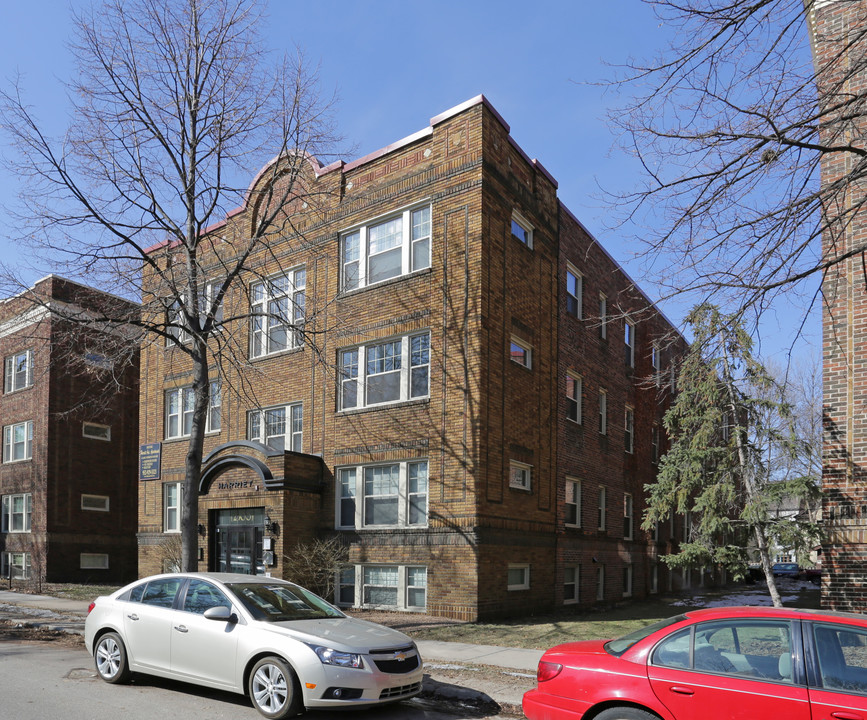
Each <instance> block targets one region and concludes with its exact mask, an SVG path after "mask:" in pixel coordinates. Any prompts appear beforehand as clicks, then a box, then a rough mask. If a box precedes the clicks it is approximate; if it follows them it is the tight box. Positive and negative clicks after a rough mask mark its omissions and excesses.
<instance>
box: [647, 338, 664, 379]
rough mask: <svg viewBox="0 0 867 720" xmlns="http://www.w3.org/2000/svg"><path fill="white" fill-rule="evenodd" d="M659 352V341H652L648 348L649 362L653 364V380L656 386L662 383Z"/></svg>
mask: <svg viewBox="0 0 867 720" xmlns="http://www.w3.org/2000/svg"><path fill="white" fill-rule="evenodd" d="M660 353H661V350H660V349H659V343H656V342H655V343H653V345H652V346H651V348H650V364H651V365H652V366H653V382H654V383H655V384H656V387H659V386H660V385H661V384H662V360H661V355H660Z"/></svg>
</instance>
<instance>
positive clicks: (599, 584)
mask: <svg viewBox="0 0 867 720" xmlns="http://www.w3.org/2000/svg"><path fill="white" fill-rule="evenodd" d="M596 599H597V600H604V599H605V566H604V565H597V566H596Z"/></svg>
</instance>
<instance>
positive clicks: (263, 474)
mask: <svg viewBox="0 0 867 720" xmlns="http://www.w3.org/2000/svg"><path fill="white" fill-rule="evenodd" d="M230 467H246V468H250V469H251V470H253V472H255V473H256V474H257V475H258V476H259V478H260V479H261V480H262V484H263V485H265V486H266V487H267V486H268V485H271V484H273V482H274V475H273V473H272V472H271V470H270V469H269V468H268V466H267V465H266V464H265V463H263V462H262V461H261V460H257V459H256V458H254V457H250V456H249V455H226V456H224V457H221V458H219V459H218V460H216V461H214V462H213V463H211V464H210V465H208V466H207V467H205V468H204V469H203V470H202V477H201V479H200V480H199V495H207V494H208V491H209V490H210V489H211V483H213V482H214V480H215V479H216V478H217V476H218V475H220V474H221V473H222V472H224V471H225V470H227V469H228V468H230Z"/></svg>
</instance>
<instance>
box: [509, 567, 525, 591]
mask: <svg viewBox="0 0 867 720" xmlns="http://www.w3.org/2000/svg"><path fill="white" fill-rule="evenodd" d="M508 589H509V590H529V589H530V566H529V565H523V564H522V565H517V564H509V571H508Z"/></svg>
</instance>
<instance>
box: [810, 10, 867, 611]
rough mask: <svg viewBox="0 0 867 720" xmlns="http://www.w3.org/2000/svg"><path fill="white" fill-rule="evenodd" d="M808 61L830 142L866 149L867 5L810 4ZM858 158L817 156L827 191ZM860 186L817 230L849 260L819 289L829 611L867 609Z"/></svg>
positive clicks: (866, 312) (866, 293)
mask: <svg viewBox="0 0 867 720" xmlns="http://www.w3.org/2000/svg"><path fill="white" fill-rule="evenodd" d="M809 10H810V14H809V19H810V30H811V33H812V37H811V40H812V46H813V59H814V63H815V65H816V68H817V77H818V79H819V82H818V91H819V98H820V102H821V103H822V104H823V107H824V108H831V107H834V106H835V105H837V106H838V107H840V108H842V110H841V111H840V112H841V113H845V115H846V117H845V118H844V117H841V116H840V115H837V114H834V113H832V114H830V115H829V116H827V117H826V118H823V121H824V122H825V123H826V124H825V125H824V126H823V128H822V140H823V141H824V143H826V144H828V145H830V146H838V147H846V146H857V147H861V148H863V146H864V136H865V132H867V118H865V114H864V100H865V92H867V68H865V62H864V57H863V51H864V43H863V41H861V42H856V43H854V45H853V46H852V47H854V48H855V49H856V50H855V52H857V53H858V56H857V57H855V56H851V55H850V53H849V52H848V51H847V49H846V48H847V46H848V45H849V43H852V41H853V40H855V39H856V38H857V37H858V35H859V34H863V33H864V32H865V28H867V2H864V0H816V1H815V2H813V3H812V4H811V5H810V7H809ZM854 163H863V159H861V158H859V157H856V155H855V153H852V152H838V153H828V154H825V155H823V157H822V180H821V181H822V183H823V186H824V187H825V188H826V189H831V188H833V187H834V184H835V183H837V182H838V181H839V180H840V179H841V178H843V177H845V176H846V175H849V174H850V173H852V171H853V169H854V165H853V164H854ZM864 196H865V188H864V186H863V184H862V183H854V184H850V185H849V186H848V187H847V188H846V189H845V190H844V191H843V192H840V193H838V194H837V195H836V196H835V197H834V200H833V206H832V207H831V208H829V213H830V214H831V215H832V219H834V220H835V221H834V222H832V223H831V224H830V226H829V227H827V228H826V230H825V232H824V233H823V243H822V245H823V248H822V250H823V254H824V255H825V256H826V257H828V258H834V257H845V256H846V255H847V254H848V255H849V257H846V258H845V259H844V260H842V261H841V262H838V263H837V264H835V265H833V266H831V267H830V268H829V269H828V271H827V273H826V276H825V278H824V280H823V283H822V292H823V295H824V298H823V305H822V309H823V315H822V328H823V355H824V382H823V386H824V417H823V422H824V430H825V441H824V453H823V455H824V456H823V471H822V489H823V493H824V501H823V508H822V517H823V523H824V526H825V529H826V537H825V542H824V544H823V552H822V562H823V565H824V568H825V570H826V572H825V579H824V581H823V585H822V604H823V606H825V607H828V608H832V609H838V610H849V611H857V612H862V611H863V610H864V607H865V604H867V570H865V568H867V403H865V397H867V394H865V390H867V278H865V274H864V261H865V258H864V252H863V251H858V252H853V250H855V249H856V248H858V247H864V242H865V237H867V224H865V215H864V210H863V202H864Z"/></svg>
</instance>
